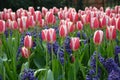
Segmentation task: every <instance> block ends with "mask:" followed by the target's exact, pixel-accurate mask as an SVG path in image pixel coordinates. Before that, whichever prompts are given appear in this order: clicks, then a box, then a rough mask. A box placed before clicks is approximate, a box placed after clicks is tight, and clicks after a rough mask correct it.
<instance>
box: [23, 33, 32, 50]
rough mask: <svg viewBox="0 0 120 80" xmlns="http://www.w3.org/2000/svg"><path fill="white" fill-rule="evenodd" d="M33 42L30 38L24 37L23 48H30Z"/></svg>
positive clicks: (28, 36)
mask: <svg viewBox="0 0 120 80" xmlns="http://www.w3.org/2000/svg"><path fill="white" fill-rule="evenodd" d="M32 45H33V41H32V36H30V35H26V36H25V37H24V46H25V47H26V48H28V49H30V48H32Z"/></svg>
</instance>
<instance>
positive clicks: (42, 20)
mask: <svg viewBox="0 0 120 80" xmlns="http://www.w3.org/2000/svg"><path fill="white" fill-rule="evenodd" d="M38 25H39V26H40V27H44V26H45V20H44V19H40V20H39V21H38Z"/></svg>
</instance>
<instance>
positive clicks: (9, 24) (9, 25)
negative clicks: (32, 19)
mask: <svg viewBox="0 0 120 80" xmlns="http://www.w3.org/2000/svg"><path fill="white" fill-rule="evenodd" d="M11 23H12V21H11V20H10V19H8V20H7V21H6V28H8V29H11Z"/></svg>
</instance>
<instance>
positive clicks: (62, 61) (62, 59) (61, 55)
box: [58, 48, 64, 65]
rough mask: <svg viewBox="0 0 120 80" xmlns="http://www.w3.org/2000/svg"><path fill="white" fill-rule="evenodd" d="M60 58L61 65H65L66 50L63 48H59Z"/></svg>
mask: <svg viewBox="0 0 120 80" xmlns="http://www.w3.org/2000/svg"><path fill="white" fill-rule="evenodd" d="M58 56H59V60H60V62H61V64H62V65H63V64H64V49H63V48H59V50H58Z"/></svg>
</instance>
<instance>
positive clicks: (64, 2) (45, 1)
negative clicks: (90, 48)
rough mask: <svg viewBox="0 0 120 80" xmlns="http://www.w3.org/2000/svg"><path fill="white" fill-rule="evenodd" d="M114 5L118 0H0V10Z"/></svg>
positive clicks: (82, 7)
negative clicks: (30, 7) (31, 7)
mask: <svg viewBox="0 0 120 80" xmlns="http://www.w3.org/2000/svg"><path fill="white" fill-rule="evenodd" d="M115 5H120V0H0V10H3V8H12V9H13V10H14V11H16V10H17V9H18V8H21V7H22V8H24V9H27V8H28V7H29V6H33V7H34V8H35V9H37V7H40V9H41V7H42V6H44V7H46V8H48V9H49V8H52V7H53V6H56V7H58V8H60V7H64V6H67V7H75V8H76V9H77V10H78V9H84V7H86V6H95V7H97V8H100V7H101V6H103V7H104V8H105V7H107V6H109V7H113V6H115Z"/></svg>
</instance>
